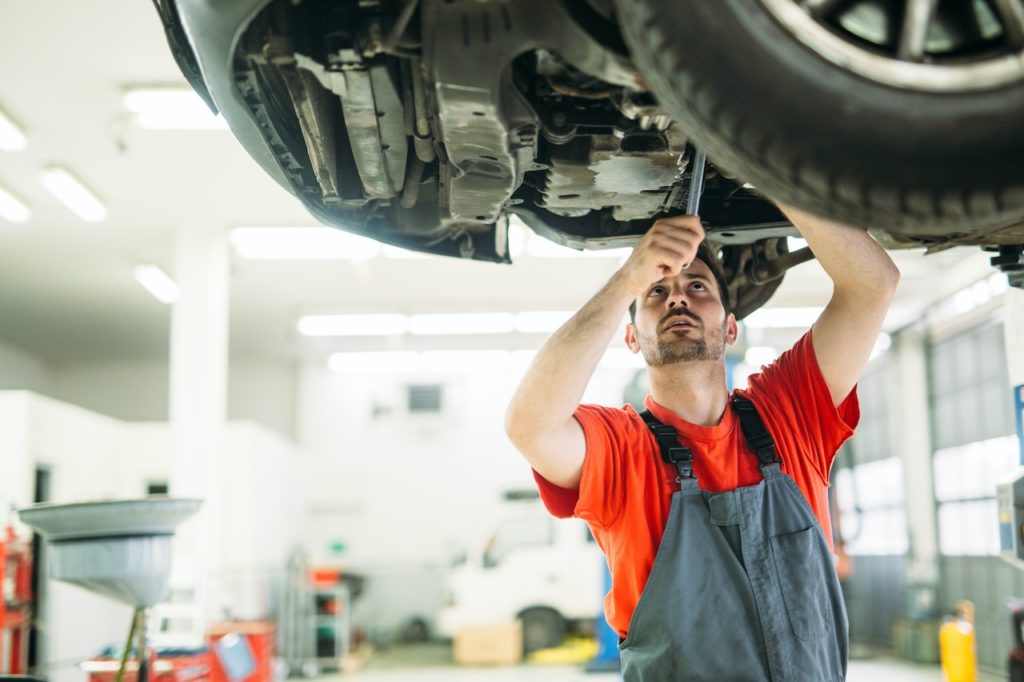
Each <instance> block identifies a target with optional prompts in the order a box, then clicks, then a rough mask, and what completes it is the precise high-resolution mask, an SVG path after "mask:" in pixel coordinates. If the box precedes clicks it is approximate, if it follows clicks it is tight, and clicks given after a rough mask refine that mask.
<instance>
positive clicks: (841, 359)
mask: <svg viewBox="0 0 1024 682" xmlns="http://www.w3.org/2000/svg"><path fill="white" fill-rule="evenodd" d="M778 206H779V208H780V209H782V212H783V213H785V214H786V216H787V217H788V218H789V219H790V220H791V221H792V223H793V226H794V227H796V229H797V230H798V231H799V232H800V234H801V235H803V237H804V239H806V240H807V245H808V246H809V247H810V248H811V251H813V252H814V255H815V257H816V258H817V259H818V262H819V263H821V267H822V268H823V269H824V270H825V273H826V274H828V276H829V277H830V278H831V279H832V283H833V285H834V288H833V290H832V298H831V300H830V301H829V302H828V305H827V306H826V307H825V310H824V311H823V312H822V313H821V317H819V318H818V321H817V322H815V323H814V327H813V328H812V330H811V339H812V341H813V343H814V355H815V357H816V358H817V360H818V366H819V367H820V368H821V373H822V376H823V377H824V378H825V383H826V384H828V388H829V392H830V393H831V394H832V402H833V403H834V404H835V405H837V406H838V405H839V404H840V403H842V402H843V400H845V399H846V397H847V396H848V395H849V394H850V391H852V390H853V387H854V386H856V384H857V381H858V380H859V379H860V375H861V373H862V372H863V371H864V367H865V366H866V365H867V363H868V360H870V358H871V350H872V348H874V345H875V341H876V340H877V339H878V333H879V331H881V329H882V322H883V321H884V320H885V314H886V312H887V311H888V310H889V302H890V301H891V300H892V296H893V294H894V293H895V292H896V285H897V284H898V283H899V279H900V272H899V270H898V269H897V268H896V264H895V263H893V262H892V259H891V258H889V254H887V253H886V252H885V250H884V249H883V248H882V247H881V246H879V245H878V243H877V242H876V241H875V240H874V239H872V238H871V235H869V234H868V233H867V232H866V231H865V230H861V229H857V228H854V227H849V226H847V225H843V224H841V223H836V222H833V221H830V220H825V219H824V218H819V217H818V216H815V215H812V214H810V213H807V212H805V211H801V210H800V209H797V208H793V207H792V206H786V205H783V204H778Z"/></svg>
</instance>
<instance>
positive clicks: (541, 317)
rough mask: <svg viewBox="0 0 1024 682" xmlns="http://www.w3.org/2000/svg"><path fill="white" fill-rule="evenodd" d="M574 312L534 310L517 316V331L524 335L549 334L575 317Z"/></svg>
mask: <svg viewBox="0 0 1024 682" xmlns="http://www.w3.org/2000/svg"><path fill="white" fill-rule="evenodd" d="M575 314H576V313H575V311H573V310H534V311H529V312H525V313H518V314H517V315H516V331H518V332H522V333H524V334H549V333H551V332H553V331H555V330H556V329H558V328H559V327H561V326H562V325H563V324H565V323H566V322H567V321H568V320H569V318H570V317H572V316H573V315H575Z"/></svg>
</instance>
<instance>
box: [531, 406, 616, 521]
mask: <svg viewBox="0 0 1024 682" xmlns="http://www.w3.org/2000/svg"><path fill="white" fill-rule="evenodd" d="M574 416H575V417H576V421H578V422H579V423H580V426H582V427H583V434H584V436H585V437H586V442H587V453H586V456H585V457H584V459H583V475H582V477H581V478H580V487H579V490H570V489H567V488H562V487H559V486H557V485H555V484H554V483H551V482H550V481H548V480H547V479H546V478H544V477H543V476H541V475H540V474H539V473H537V472H536V471H534V472H533V477H534V479H535V480H536V481H537V487H538V489H539V490H540V498H541V500H542V501H543V502H544V506H545V507H546V508H547V510H548V511H549V512H550V513H551V514H552V515H553V516H556V517H558V518H566V517H570V516H575V517H578V518H581V519H584V520H585V521H587V522H589V523H591V524H593V525H595V526H597V527H602V528H603V527H607V526H609V525H610V524H611V523H612V522H613V521H614V520H615V518H616V517H617V516H618V514H619V512H620V511H621V510H622V506H623V504H624V495H625V490H626V486H625V480H624V477H625V474H624V461H625V457H624V455H625V454H626V451H627V448H628V441H629V437H628V435H629V433H630V431H631V429H633V428H635V425H634V424H632V420H631V418H630V414H629V412H628V411H627V410H624V409H616V408H610V407H603V406H600V405H580V406H579V407H577V408H576V413H575V415H574Z"/></svg>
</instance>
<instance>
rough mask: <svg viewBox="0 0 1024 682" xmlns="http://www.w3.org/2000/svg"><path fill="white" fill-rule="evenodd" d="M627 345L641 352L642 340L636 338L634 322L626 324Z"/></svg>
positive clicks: (635, 351)
mask: <svg viewBox="0 0 1024 682" xmlns="http://www.w3.org/2000/svg"><path fill="white" fill-rule="evenodd" d="M626 346H627V347H629V349H630V350H631V351H633V352H634V353H639V352H640V341H639V340H638V339H637V338H636V324H634V323H633V322H630V323H629V324H627V325H626Z"/></svg>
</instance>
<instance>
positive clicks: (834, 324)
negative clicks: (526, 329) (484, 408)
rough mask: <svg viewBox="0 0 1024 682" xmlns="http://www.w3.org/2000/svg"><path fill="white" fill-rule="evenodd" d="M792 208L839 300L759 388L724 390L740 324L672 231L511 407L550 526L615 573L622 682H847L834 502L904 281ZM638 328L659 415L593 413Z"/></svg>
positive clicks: (697, 254) (876, 252)
mask: <svg viewBox="0 0 1024 682" xmlns="http://www.w3.org/2000/svg"><path fill="white" fill-rule="evenodd" d="M779 207H780V208H781V209H782V210H783V212H784V213H785V214H786V215H787V217H789V219H790V220H791V222H792V223H793V225H794V226H795V227H796V229H797V230H798V231H799V232H800V234H801V235H802V236H803V237H804V238H805V239H806V240H807V243H808V246H809V247H810V248H811V250H812V251H813V252H814V254H815V255H816V257H817V259H818V261H819V262H820V263H821V266H822V267H823V268H824V270H825V272H826V273H827V274H828V276H829V277H830V278H831V279H832V282H833V284H834V288H833V292H832V296H831V299H830V300H829V303H828V305H827V306H826V307H825V309H824V311H823V312H822V314H821V316H820V317H819V318H818V320H817V321H816V322H815V323H814V325H813V327H812V328H811V329H810V330H809V331H808V332H807V333H805V334H804V336H803V337H802V338H801V339H800V340H799V341H797V343H796V344H795V345H794V346H793V347H792V348H790V349H789V350H788V351H786V352H785V353H783V354H782V356H781V357H779V358H778V359H777V360H776V361H774V362H773V363H772V364H770V365H769V366H767V367H763V368H762V369H761V371H760V372H759V373H757V374H754V375H753V376H751V377H750V379H749V388H747V389H746V390H737V391H734V392H733V393H732V394H731V395H730V394H729V392H728V389H727V388H726V371H725V362H724V355H725V347H726V346H727V345H731V344H734V343H735V342H736V338H737V332H738V330H737V323H736V318H735V316H734V315H733V314H732V313H731V312H730V301H729V295H728V290H727V289H726V287H725V282H724V279H723V276H722V274H721V269H720V265H719V264H718V263H717V261H716V259H715V258H714V256H713V255H711V253H710V252H709V250H708V248H707V246H706V245H704V244H703V243H702V242H703V239H704V236H705V234H704V229H703V227H702V226H701V224H700V221H699V219H698V218H697V217H696V216H679V217H675V218H670V219H662V220H659V221H657V222H655V223H654V225H653V226H652V227H651V229H650V230H649V231H648V232H647V234H645V235H644V236H643V237H642V238H641V239H640V241H639V242H638V243H637V244H636V246H635V247H634V249H633V252H632V254H631V255H630V257H629V258H628V259H627V260H626V262H625V263H624V264H623V266H622V267H621V268H620V269H619V270H618V271H617V272H616V273H615V274H614V275H613V276H612V277H611V279H610V280H609V281H608V283H607V284H606V285H605V286H604V287H603V288H602V289H601V290H600V291H599V292H598V293H597V294H596V295H595V296H594V297H593V298H592V299H591V300H590V301H589V302H588V303H587V304H586V305H584V306H583V307H582V308H581V309H580V310H579V311H578V312H577V313H576V314H575V316H573V317H572V319H570V320H569V321H568V322H566V323H565V325H563V326H562V327H561V328H560V329H559V330H558V331H556V332H555V333H554V334H553V335H552V336H551V338H550V339H549V340H548V341H547V342H546V343H545V344H544V346H543V347H542V348H541V350H540V351H539V352H538V354H537V356H536V358H535V360H534V362H533V364H532V365H531V366H530V368H529V369H528V370H527V372H526V375H525V376H524V377H523V380H522V382H521V384H520V385H519V388H518V390H517V391H516V394H515V396H514V397H513V399H512V402H511V404H510V405H509V409H508V414H507V416H506V431H507V432H508V435H509V437H510V439H511V440H512V442H513V444H514V445H515V446H516V447H517V448H518V449H519V450H520V451H521V452H522V453H523V454H524V455H525V457H526V459H527V460H528V461H529V463H530V464H531V465H532V467H533V470H534V476H535V478H536V480H537V483H538V485H539V487H540V492H541V497H542V499H543V501H544V504H545V505H546V506H547V509H548V510H549V511H550V512H551V513H552V514H553V515H554V516H557V517H568V516H576V517H579V518H582V519H584V520H585V521H586V522H587V523H588V524H589V526H590V528H591V530H592V532H593V533H594V536H595V538H596V539H597V542H598V544H599V546H600V547H601V549H602V551H603V552H604V554H605V556H606V557H607V560H608V565H609V568H610V570H611V573H612V589H611V592H610V593H609V594H608V595H607V596H606V597H605V613H606V616H607V620H608V623H609V624H610V625H611V627H612V628H614V629H615V630H616V631H617V632H618V633H619V637H620V650H621V659H622V671H623V677H624V679H625V680H626V682H632V681H639V680H643V681H645V682H646V681H648V680H657V681H662V680H681V679H682V680H714V681H716V682H720V681H722V680H729V681H738V680H776V681H779V680H799V681H800V682H808V681H811V680H841V679H844V678H845V676H846V660H847V621H846V611H845V606H844V604H843V598H842V594H841V592H840V589H839V583H838V581H837V578H836V572H835V566H834V563H833V557H832V553H831V535H832V533H831V526H830V521H829V515H828V498H827V491H826V488H827V486H828V478H829V471H830V468H831V465H832V461H833V458H834V456H835V452H836V450H837V449H838V448H839V446H840V445H841V444H842V443H843V441H845V440H846V439H847V438H849V437H850V435H852V433H853V429H854V427H855V426H856V424H857V421H858V419H859V416H860V412H859V407H858V402H857V395H856V383H857V381H858V378H859V376H860V374H861V372H862V371H863V369H864V367H865V365H866V364H867V362H868V360H869V358H870V355H871V351H872V348H873V346H874V344H875V341H876V338H877V336H878V333H879V330H880V329H881V326H882V321H883V319H884V318H885V314H886V311H887V309H888V307H889V301H890V300H891V298H892V296H893V293H894V291H895V289H896V284H897V282H898V280H899V271H898V270H897V269H896V266H895V264H894V263H893V262H892V260H891V259H890V258H889V256H888V254H886V252H885V251H884V250H883V249H882V248H881V247H880V246H878V244H877V243H876V242H875V241H874V240H873V239H872V238H871V237H870V236H869V235H868V233H867V232H865V231H863V230H859V229H855V228H851V227H847V226H844V225H840V224H837V223H833V222H830V221H827V220H824V219H821V218H818V217H816V216H813V215H811V214H808V213H805V212H803V211H800V210H797V209H795V208H791V207H788V206H783V205H781V204H779ZM627 308H628V309H629V310H630V313H631V319H632V322H631V323H630V324H629V325H628V326H627V328H626V344H627V345H628V346H629V348H630V350H632V351H633V352H634V353H641V354H642V355H643V357H644V360H645V362H646V364H647V372H648V376H649V377H650V386H651V392H650V395H648V396H647V398H646V400H645V406H646V408H647V409H646V410H645V412H644V413H643V414H638V413H637V412H636V411H635V410H634V409H633V408H632V407H630V406H625V407H623V408H622V409H614V408H608V407H602V406H598V405H581V404H579V402H580V400H581V398H582V396H583V392H584V389H585V388H586V386H587V383H588V381H589V380H590V377H591V376H592V375H593V373H594V370H595V368H596V367H597V365H598V362H599V361H600V359H601V356H602V355H603V354H604V352H605V350H606V348H607V347H608V344H609V342H610V341H611V338H612V335H613V334H614V333H615V330H616V328H617V327H618V326H619V324H620V321H621V319H622V316H623V314H624V313H625V312H626V310H627Z"/></svg>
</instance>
